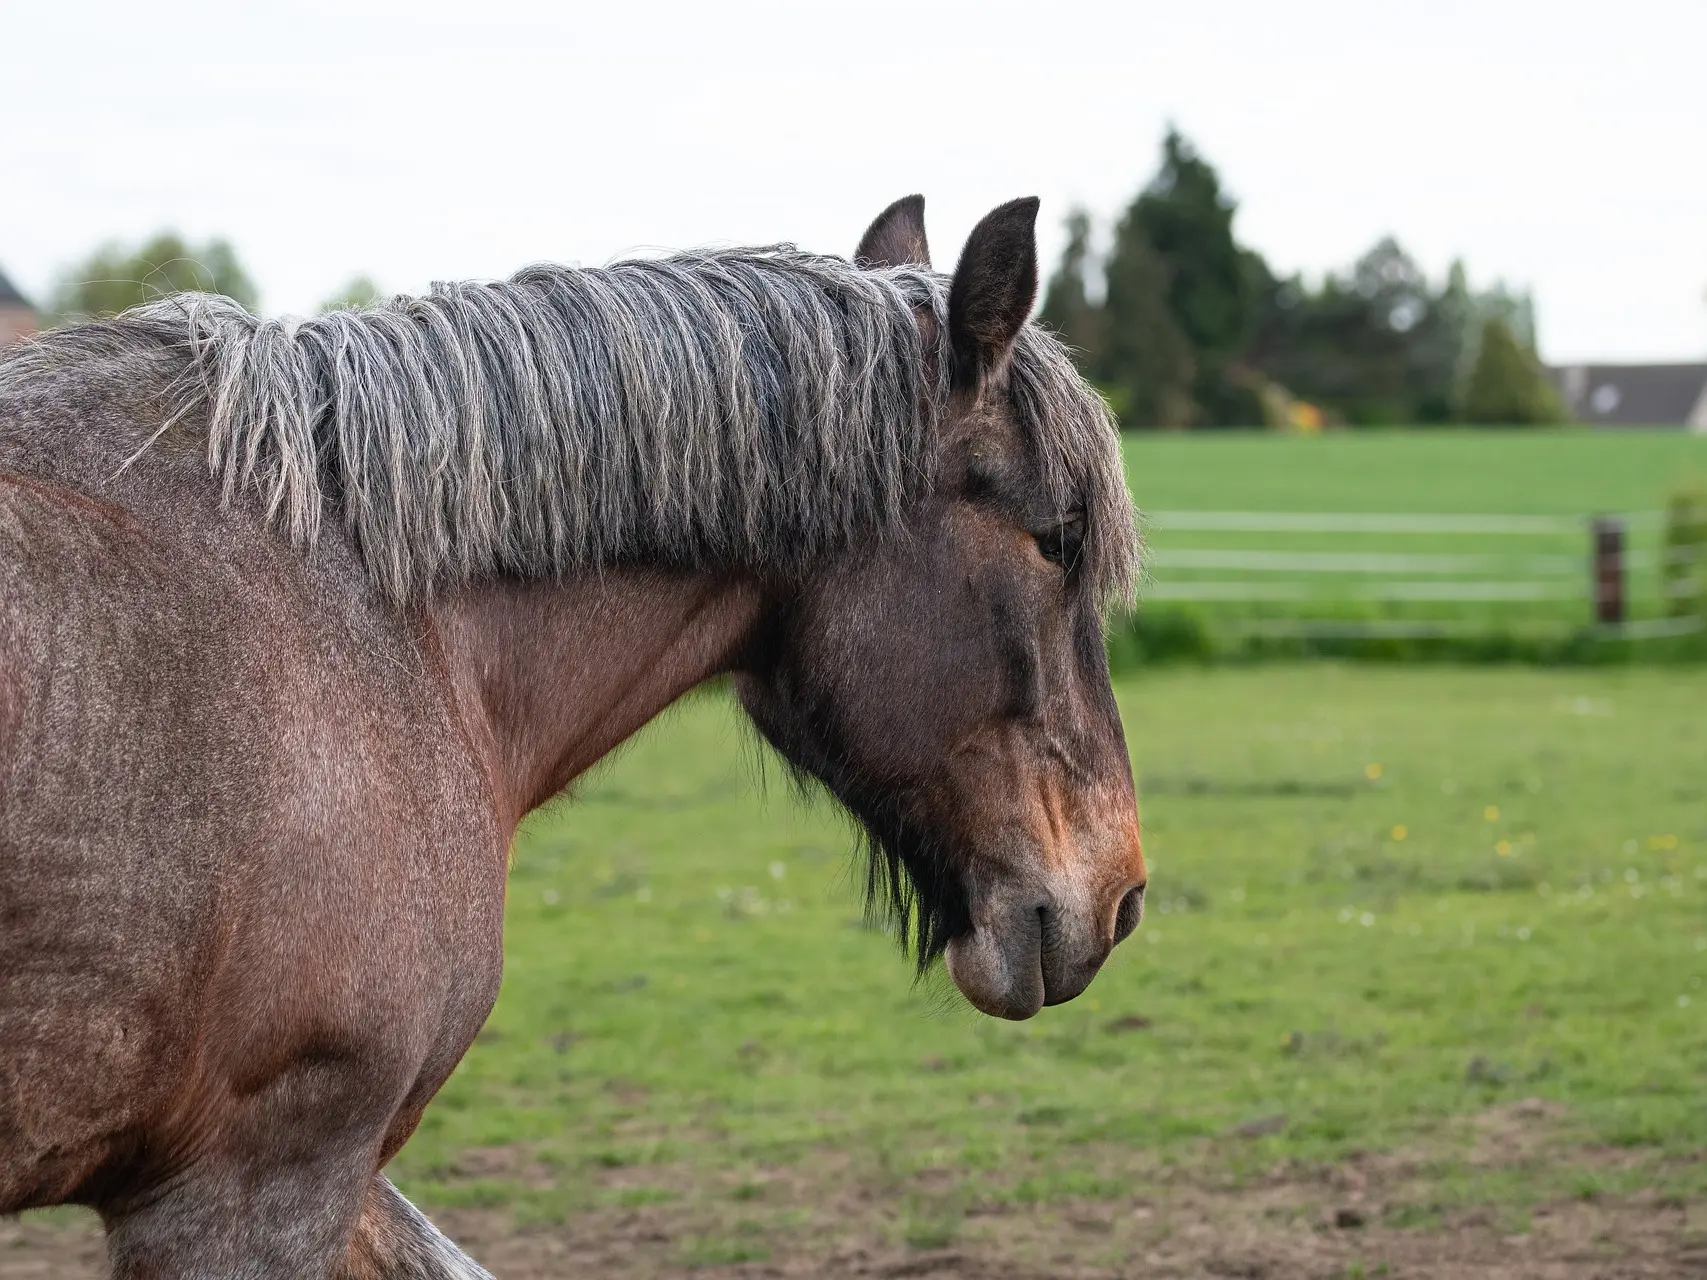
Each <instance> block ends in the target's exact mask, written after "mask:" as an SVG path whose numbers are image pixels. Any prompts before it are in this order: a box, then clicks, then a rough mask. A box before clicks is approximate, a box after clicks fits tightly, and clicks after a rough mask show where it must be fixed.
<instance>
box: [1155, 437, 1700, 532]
mask: <svg viewBox="0 0 1707 1280" xmlns="http://www.w3.org/2000/svg"><path fill="white" fill-rule="evenodd" d="M1125 441H1126V474H1127V480H1128V482H1129V483H1130V485H1131V487H1132V492H1133V495H1134V496H1135V497H1136V498H1137V499H1138V502H1139V505H1140V506H1143V507H1148V508H1155V509H1158V510H1201V511H1380V512H1415V513H1423V514H1434V513H1446V514H1460V515H1480V514H1485V513H1497V514H1502V515H1571V516H1574V515H1586V514H1588V513H1590V512H1595V511H1651V510H1654V509H1656V508H1658V507H1659V505H1660V503H1661V500H1662V499H1663V497H1664V495H1665V494H1666V493H1667V492H1668V491H1669V490H1670V489H1671V488H1673V487H1674V486H1675V485H1678V484H1680V483H1682V482H1683V481H1685V480H1687V479H1688V478H1689V477H1690V476H1692V475H1693V476H1695V477H1696V478H1698V479H1699V478H1703V477H1707V436H1698V435H1688V434H1685V433H1684V432H1681V431H1617V432H1613V431H1590V430H1586V429H1580V428H1579V429H1565V430H1548V431H1472V430H1461V429H1449V428H1438V429H1427V430H1422V429H1419V430H1411V431H1341V432H1334V433H1331V434H1329V435H1324V436H1296V435H1283V434H1279V433H1275V432H1247V431H1227V432H1219V431H1209V432H1203V431H1200V432H1194V433H1192V434H1190V435H1184V434H1174V433H1161V432H1133V433H1128V434H1127V435H1126V437H1125Z"/></svg>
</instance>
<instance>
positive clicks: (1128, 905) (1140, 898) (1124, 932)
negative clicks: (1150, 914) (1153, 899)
mask: <svg viewBox="0 0 1707 1280" xmlns="http://www.w3.org/2000/svg"><path fill="white" fill-rule="evenodd" d="M1143 918H1144V886H1143V885H1138V886H1137V887H1136V888H1132V889H1128V890H1127V891H1126V896H1125V897H1124V898H1122V899H1121V900H1120V910H1119V911H1117V912H1115V913H1114V944H1115V946H1119V945H1120V944H1121V943H1122V942H1125V941H1126V939H1127V938H1128V937H1129V936H1131V933H1132V931H1133V930H1134V929H1136V928H1137V927H1138V922H1139V921H1140V920H1142V919H1143Z"/></svg>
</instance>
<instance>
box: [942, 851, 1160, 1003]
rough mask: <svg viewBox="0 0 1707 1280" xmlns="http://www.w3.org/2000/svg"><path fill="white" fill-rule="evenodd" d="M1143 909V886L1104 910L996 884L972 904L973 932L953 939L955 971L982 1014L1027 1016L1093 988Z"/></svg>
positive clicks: (950, 956) (951, 953)
mask: <svg viewBox="0 0 1707 1280" xmlns="http://www.w3.org/2000/svg"><path fill="white" fill-rule="evenodd" d="M1143 915H1144V886H1143V885H1142V884H1136V885H1131V886H1129V887H1127V888H1125V889H1124V890H1123V891H1122V892H1121V893H1119V894H1118V895H1117V896H1116V899H1115V901H1114V902H1113V903H1112V904H1109V905H1105V906H1102V907H1100V908H1095V907H1089V905H1088V904H1086V905H1084V906H1080V905H1075V904H1071V903H1065V902H1063V901H1062V900H1061V898H1060V897H1059V896H1055V895H1049V894H1038V893H1023V892H1013V891H1003V890H996V891H995V892H993V893H990V894H988V895H986V896H984V897H983V898H982V900H980V901H976V902H974V904H973V911H972V919H973V926H972V929H971V931H970V932H967V933H964V934H961V935H960V936H959V937H957V938H953V939H951V940H950V941H949V944H948V951H947V956H946V960H947V963H948V972H949V976H950V977H952V978H953V979H954V985H955V986H957V987H959V988H960V992H961V994H962V995H964V996H965V997H966V999H967V1000H968V1001H970V1002H971V1003H972V1005H973V1006H974V1007H975V1008H977V1009H979V1010H980V1011H981V1012H983V1013H987V1014H989V1015H991V1016H992V1017H996V1018H1011V1019H1014V1020H1016V1021H1017V1020H1023V1019H1026V1018H1029V1017H1031V1016H1032V1015H1033V1014H1035V1013H1036V1012H1037V1011H1038V1010H1039V1009H1041V1008H1042V1007H1043V1006H1044V1005H1052V1004H1065V1003H1066V1002H1067V1001H1069V1000H1071V999H1072V998H1073V997H1074V996H1076V995H1078V994H1079V993H1080V992H1081V991H1083V990H1084V989H1085V988H1086V987H1087V986H1089V985H1090V982H1091V979H1092V978H1094V977H1096V975H1097V971H1098V970H1099V969H1101V968H1102V965H1103V961H1105V960H1107V959H1108V955H1109V952H1111V951H1113V950H1114V948H1115V946H1117V945H1118V944H1119V943H1120V942H1122V941H1123V940H1124V939H1125V938H1127V937H1128V936H1129V935H1130V934H1131V933H1132V931H1133V930H1134V929H1136V928H1137V927H1138V924H1139V921H1140V920H1141V919H1142V918H1143Z"/></svg>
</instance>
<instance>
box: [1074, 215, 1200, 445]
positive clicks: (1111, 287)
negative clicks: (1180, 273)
mask: <svg viewBox="0 0 1707 1280" xmlns="http://www.w3.org/2000/svg"><path fill="white" fill-rule="evenodd" d="M1104 278H1105V290H1106V297H1105V301H1104V303H1103V325H1102V331H1101V334H1100V344H1099V346H1098V348H1097V358H1096V361H1095V363H1094V364H1093V365H1092V371H1093V374H1094V376H1095V377H1096V379H1097V381H1098V382H1099V383H1100V384H1101V385H1102V386H1103V388H1104V390H1105V392H1106V393H1107V395H1108V398H1109V403H1110V404H1111V405H1112V406H1113V408H1114V411H1115V413H1116V414H1118V415H1119V417H1120V420H1121V422H1122V423H1123V424H1125V425H1126V426H1128V427H1189V426H1193V425H1195V424H1196V422H1197V420H1198V418H1199V417H1200V416H1201V415H1200V410H1199V407H1198V404H1197V400H1196V398H1195V396H1194V394H1193V384H1194V382H1195V380H1196V372H1197V366H1196V361H1195V360H1194V358H1193V352H1192V346H1191V340H1190V339H1189V338H1188V337H1187V336H1186V334H1185V331H1184V330H1183V329H1182V328H1181V327H1180V325H1179V322H1178V321H1177V320H1176V319H1175V318H1174V314H1173V309H1172V307H1171V306H1170V305H1169V302H1168V294H1169V284H1170V283H1171V276H1170V272H1169V270H1168V264H1167V263H1165V262H1164V261H1163V260H1162V257H1161V255H1160V254H1158V253H1157V252H1156V251H1155V249H1153V248H1152V247H1151V246H1150V242H1149V240H1148V238H1147V237H1146V236H1145V235H1144V233H1143V231H1142V230H1140V229H1139V228H1138V227H1137V226H1136V225H1135V222H1134V219H1133V217H1132V215H1131V214H1130V213H1128V215H1127V216H1126V217H1125V218H1124V219H1123V220H1122V221H1121V223H1120V226H1119V228H1118V229H1117V230H1116V232H1115V238H1114V251H1113V252H1112V253H1111V254H1110V255H1109V259H1108V265H1107V267H1106V268H1105V269H1104Z"/></svg>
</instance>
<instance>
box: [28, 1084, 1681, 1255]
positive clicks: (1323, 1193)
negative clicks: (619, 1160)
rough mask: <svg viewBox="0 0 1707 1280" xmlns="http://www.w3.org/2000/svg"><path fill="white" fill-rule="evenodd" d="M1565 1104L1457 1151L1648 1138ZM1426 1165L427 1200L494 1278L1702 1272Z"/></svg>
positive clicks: (71, 1250)
mask: <svg viewBox="0 0 1707 1280" xmlns="http://www.w3.org/2000/svg"><path fill="white" fill-rule="evenodd" d="M1559 1118H1560V1117H1559V1112H1558V1109H1557V1108H1554V1107H1551V1106H1549V1105H1548V1104H1544V1103H1538V1102H1524V1103H1516V1104H1511V1105H1509V1106H1506V1107H1501V1108H1496V1109H1494V1110H1492V1111H1489V1112H1486V1113H1484V1114H1483V1115H1482V1116H1480V1117H1478V1118H1477V1119H1476V1121H1475V1122H1474V1125H1473V1133H1474V1140H1473V1142H1472V1144H1471V1146H1470V1149H1469V1159H1468V1165H1467V1166H1465V1167H1466V1168H1468V1169H1469V1170H1471V1171H1473V1172H1481V1173H1490V1172H1491V1173H1495V1174H1499V1173H1502V1172H1512V1173H1516V1174H1519V1175H1526V1174H1530V1173H1534V1174H1537V1175H1539V1173H1540V1171H1542V1170H1543V1169H1545V1170H1546V1172H1547V1173H1548V1174H1549V1176H1550V1178H1551V1181H1550V1183H1549V1185H1555V1186H1556V1185H1559V1178H1558V1177H1557V1174H1558V1172H1559V1171H1560V1170H1561V1169H1577V1170H1582V1171H1584V1172H1585V1175H1586V1174H1590V1173H1592V1171H1594V1170H1596V1169H1601V1170H1607V1169H1621V1170H1622V1171H1623V1172H1625V1173H1626V1174H1628V1173H1629V1172H1631V1171H1632V1170H1637V1169H1639V1168H1640V1167H1641V1165H1640V1162H1641V1161H1642V1159H1643V1157H1641V1156H1639V1155H1633V1154H1631V1153H1629V1152H1624V1151H1615V1150H1607V1149H1596V1148H1589V1147H1582V1146H1576V1147H1573V1148H1570V1149H1568V1150H1566V1149H1562V1148H1561V1146H1560V1144H1559V1142H1558V1141H1557V1131H1558V1126H1557V1123H1556V1122H1557V1121H1558V1120H1559ZM466 1165H467V1168H466V1169H465V1170H462V1172H464V1173H465V1174H466V1175H467V1176H470V1177H492V1176H494V1175H504V1176H508V1177H509V1178H511V1179H513V1180H514V1181H515V1182H517V1183H522V1184H529V1183H534V1182H536V1181H537V1180H538V1179H539V1178H540V1177H541V1176H543V1171H542V1170H541V1169H540V1168H539V1166H537V1165H535V1164H533V1163H532V1161H531V1158H530V1157H527V1156H526V1155H525V1154H521V1155H518V1154H517V1153H515V1152H510V1151H488V1152H470V1153H468V1156H467V1158H466ZM1438 1175H1439V1169H1438V1166H1436V1165H1431V1163H1430V1162H1429V1160H1428V1159H1426V1158H1424V1157H1420V1156H1418V1155H1416V1154H1415V1153H1413V1154H1412V1155H1411V1156H1409V1157H1407V1156H1363V1157H1354V1158H1351V1159H1348V1160H1346V1161H1343V1162H1341V1163H1340V1164H1338V1165H1335V1166H1332V1167H1330V1168H1321V1167H1316V1168H1305V1167H1299V1166H1294V1165H1287V1164H1281V1165H1277V1166H1275V1167H1274V1168H1272V1169H1269V1170H1266V1171H1264V1172H1263V1173H1261V1174H1258V1175H1255V1176H1242V1177H1240V1178H1238V1179H1236V1180H1235V1179H1229V1178H1225V1177H1223V1178H1221V1179H1219V1180H1216V1179H1212V1178H1209V1177H1207V1176H1202V1175H1199V1176H1196V1177H1194V1176H1193V1175H1191V1174H1180V1173H1178V1172H1175V1173H1172V1174H1165V1173H1162V1172H1161V1171H1159V1170H1152V1171H1148V1173H1147V1174H1146V1176H1144V1177H1141V1178H1135V1179H1134V1180H1133V1185H1134V1186H1135V1187H1141V1188H1142V1190H1141V1191H1135V1192H1134V1193H1133V1194H1130V1195H1126V1196H1121V1197H1118V1198H1111V1199H1095V1200H1078V1201H1065V1202H1062V1201H1056V1202H1053V1203H1050V1204H1047V1205H1024V1204H1014V1203H1011V1202H1001V1203H992V1204H979V1203H966V1202H963V1201H959V1200H956V1199H955V1197H954V1192H953V1189H952V1188H953V1186H954V1184H955V1182H956V1181H957V1180H956V1178H955V1176H954V1175H953V1174H952V1173H950V1172H949V1171H941V1176H940V1178H938V1177H933V1175H931V1174H925V1175H917V1176H912V1177H909V1178H905V1179H898V1180H884V1179H881V1178H873V1177H872V1176H870V1175H869V1174H868V1175H867V1176H860V1175H859V1173H858V1172H857V1171H856V1170H855V1169H853V1168H852V1166H851V1165H850V1164H849V1163H848V1162H847V1161H845V1160H842V1159H839V1158H837V1157H833V1156H827V1157H825V1158H824V1159H822V1160H817V1161H811V1162H806V1163H803V1164H800V1165H790V1166H786V1167H780V1168H777V1169H773V1170H767V1171H765V1173H764V1174H763V1176H762V1177H761V1178H759V1179H758V1180H756V1181H755V1180H754V1179H752V1178H751V1177H750V1176H749V1177H747V1178H746V1179H745V1180H743V1181H741V1182H739V1183H735V1182H729V1183H728V1184H727V1185H724V1184H723V1183H722V1182H721V1181H720V1182H719V1185H717V1186H710V1187H708V1186H705V1185H703V1184H701V1185H698V1186H695V1185H694V1183H693V1180H692V1178H691V1176H690V1175H689V1174H688V1173H687V1172H686V1171H685V1170H660V1169H657V1168H647V1169H615V1170H609V1171H607V1172H606V1173H605V1174H604V1175H602V1181H603V1191H604V1193H605V1194H606V1197H607V1198H614V1199H619V1200H620V1199H622V1198H624V1196H625V1193H626V1194H629V1195H632V1194H633V1193H635V1192H638V1191H640V1190H641V1189H642V1188H646V1189H650V1190H652V1191H654V1192H657V1193H658V1194H661V1195H675V1196H676V1197H677V1198H675V1199H672V1200H669V1201H667V1202H664V1203H647V1204H635V1205H632V1206H631V1207H615V1206H609V1207H603V1208H596V1209H591V1210H587V1211H585V1212H581V1213H578V1214H575V1215H573V1216H572V1217H571V1218H569V1219H568V1220H567V1221H566V1222H564V1223H562V1224H559V1225H550V1226H539V1227H525V1228H518V1227H517V1226H516V1225H515V1222H514V1219H513V1217H512V1215H511V1214H510V1213H509V1212H508V1211H506V1210H453V1211H449V1212H445V1213H443V1214H440V1215H438V1217H439V1220H440V1225H441V1226H443V1227H444V1228H445V1229H446V1230H447V1232H448V1233H449V1234H450V1235H451V1236H452V1237H453V1238H455V1239H457V1240H458V1241H459V1242H460V1243H461V1244H462V1245H463V1246H464V1247H465V1248H467V1249H468V1250H469V1252H470V1253H472V1254H473V1255H474V1256H475V1257H477V1258H479V1259H480V1260H481V1261H482V1262H483V1263H484V1264H485V1265H486V1266H487V1267H489V1268H490V1269H491V1270H492V1272H493V1273H494V1274H495V1275H496V1276H498V1277H500V1280H544V1278H545V1277H573V1278H579V1277H587V1278H589V1280H590V1278H592V1277H598V1278H600V1280H604V1278H606V1277H613V1278H615V1277H622V1278H628V1277H632V1278H634V1280H662V1278H663V1277H676V1276H687V1275H693V1276H706V1277H712V1276H716V1277H728V1278H730V1280H733V1278H735V1277H740V1278H741V1280H761V1278H773V1277H774V1278H777V1280H794V1278H796V1277H802V1278H803V1277H823V1278H825V1280H842V1278H844V1277H846V1278H848V1280H852V1278H853V1277H926V1278H928V1280H1045V1278H1047V1280H1113V1278H1114V1277H1134V1276H1145V1277H1201V1276H1212V1277H1213V1276H1225V1277H1250V1278H1252V1280H1292V1278H1293V1277H1297V1278H1299V1280H1305V1278H1309V1280H1315V1278H1317V1277H1354V1276H1406V1277H1455V1278H1457V1277H1465V1278H1470V1280H1515V1278H1516V1277H1524V1278H1525V1280H1529V1278H1534V1280H1578V1278H1583V1280H1587V1278H1589V1277H1594V1278H1596V1280H1601V1278H1605V1280H1614V1278H1624V1277H1630V1278H1635V1277H1660V1276H1668V1277H1669V1276H1695V1277H1707V1201H1702V1200H1700V1199H1692V1198H1687V1197H1679V1196H1675V1195H1664V1194H1660V1193H1657V1192H1636V1193H1633V1194H1625V1195H1620V1196H1607V1195H1596V1194H1591V1193H1587V1192H1582V1193H1575V1194H1571V1193H1561V1194H1556V1195H1554V1196H1553V1197H1552V1198H1551V1199H1545V1200H1543V1202H1541V1203H1537V1204H1530V1205H1527V1206H1526V1205H1523V1204H1520V1203H1517V1202H1516V1201H1510V1200H1508V1201H1505V1202H1496V1201H1492V1200H1490V1201H1489V1202H1487V1203H1484V1204H1476V1203H1473V1202H1472V1203H1467V1202H1466V1201H1465V1198H1464V1197H1462V1196H1459V1197H1456V1198H1450V1197H1449V1198H1447V1199H1444V1200H1443V1199H1442V1198H1441V1196H1440V1194H1439V1188H1440V1183H1439V1176H1438ZM1636 1182H1637V1183H1638V1184H1639V1183H1640V1182H1641V1179H1640V1178H1637V1179H1636ZM672 1184H674V1186H672ZM1624 1184H1625V1185H1629V1184H1630V1179H1629V1178H1625V1179H1624ZM104 1275H105V1269H104V1267H103V1265H102V1250H101V1244H100V1239H99V1235H98V1231H97V1229H96V1225H95V1223H94V1221H93V1219H92V1218H89V1219H87V1220H85V1219H81V1218H68V1217H66V1216H64V1215H55V1216H53V1217H50V1218H45V1219H44V1218H37V1217H31V1218H26V1219H24V1220H21V1221H20V1220H14V1221H10V1222H5V1223H0V1280H26V1278H28V1280H38V1278H44V1277H55V1278H56V1280H59V1278H62V1280H95V1278H96V1277H101V1276H104Z"/></svg>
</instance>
